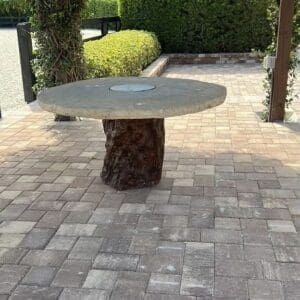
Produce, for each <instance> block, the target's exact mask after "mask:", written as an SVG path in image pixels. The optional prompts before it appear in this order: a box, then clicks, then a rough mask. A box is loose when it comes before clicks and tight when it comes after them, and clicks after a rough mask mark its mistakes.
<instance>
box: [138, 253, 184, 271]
mask: <svg viewBox="0 0 300 300" xmlns="http://www.w3.org/2000/svg"><path fill="white" fill-rule="evenodd" d="M182 265H183V259H182V257H180V256H169V255H168V256H164V255H144V256H142V257H141V259H140V261H139V265H138V268H137V270H138V271H139V272H146V273H165V274H180V273H181V270H182Z"/></svg>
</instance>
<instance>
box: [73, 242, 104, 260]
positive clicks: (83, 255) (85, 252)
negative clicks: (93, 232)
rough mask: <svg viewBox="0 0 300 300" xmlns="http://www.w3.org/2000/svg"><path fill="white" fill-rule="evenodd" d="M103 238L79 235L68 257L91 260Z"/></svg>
mask: <svg viewBox="0 0 300 300" xmlns="http://www.w3.org/2000/svg"><path fill="white" fill-rule="evenodd" d="M102 241H103V239H101V238H94V237H80V238H79V239H78V241H77V242H76V244H75V245H74V247H73V249H72V251H71V252H70V254H69V258H70V259H84V260H93V259H94V258H95V257H96V256H97V253H98V252H99V249H100V247H101V244H102Z"/></svg>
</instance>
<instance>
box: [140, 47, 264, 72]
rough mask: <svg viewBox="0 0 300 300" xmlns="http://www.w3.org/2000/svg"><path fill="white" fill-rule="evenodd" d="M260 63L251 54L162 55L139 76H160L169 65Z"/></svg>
mask: <svg viewBox="0 0 300 300" xmlns="http://www.w3.org/2000/svg"><path fill="white" fill-rule="evenodd" d="M260 61H261V60H260V59H259V57H257V56H256V55H255V54H253V53H206V54H185V53H178V54H177V53H176V54H163V55H161V56H160V57H159V58H158V59H156V60H155V61H154V62H153V63H152V64H150V65H149V66H148V67H147V68H146V69H145V70H144V71H143V72H142V74H141V75H140V76H141V77H156V76H160V75H161V74H162V73H163V72H164V71H165V70H166V68H167V67H168V65H169V64H175V65H181V64H236V63H258V62H260Z"/></svg>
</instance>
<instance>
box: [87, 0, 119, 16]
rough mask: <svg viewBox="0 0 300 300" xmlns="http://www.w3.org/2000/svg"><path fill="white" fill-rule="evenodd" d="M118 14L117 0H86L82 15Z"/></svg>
mask: <svg viewBox="0 0 300 300" xmlns="http://www.w3.org/2000/svg"><path fill="white" fill-rule="evenodd" d="M117 15H118V0H87V2H86V8H85V9H84V11H83V14H82V17H83V18H84V19H88V18H101V17H114V16H117Z"/></svg>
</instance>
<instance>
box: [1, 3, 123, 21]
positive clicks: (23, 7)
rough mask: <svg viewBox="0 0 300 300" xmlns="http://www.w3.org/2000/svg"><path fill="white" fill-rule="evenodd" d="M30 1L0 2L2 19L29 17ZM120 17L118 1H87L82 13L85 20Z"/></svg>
mask: <svg viewBox="0 0 300 300" xmlns="http://www.w3.org/2000/svg"><path fill="white" fill-rule="evenodd" d="M29 14H30V5H29V4H28V0H0V17H12V16H13V17H19V16H29ZM117 15H118V0H87V1H86V8H85V9H84V11H83V13H82V17H83V18H84V19H87V18H101V17H111V16H117Z"/></svg>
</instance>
